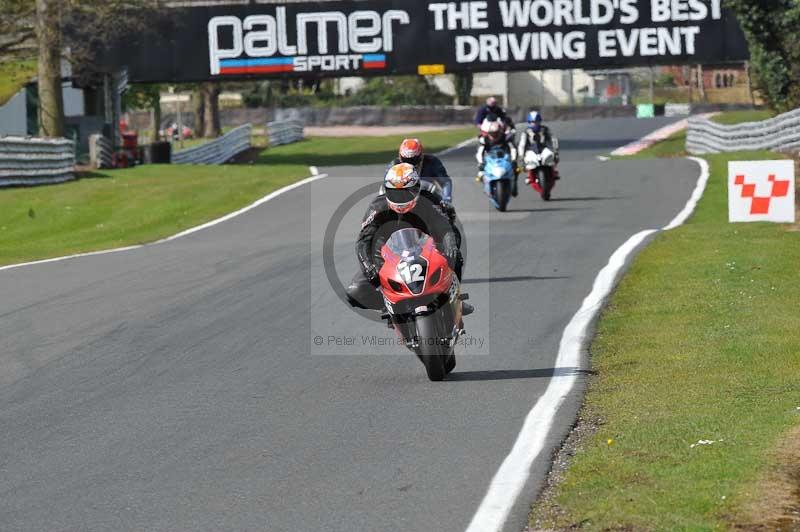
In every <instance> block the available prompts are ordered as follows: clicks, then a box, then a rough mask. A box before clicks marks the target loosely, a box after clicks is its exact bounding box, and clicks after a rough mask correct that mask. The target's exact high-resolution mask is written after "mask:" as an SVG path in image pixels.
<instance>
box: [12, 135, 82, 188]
mask: <svg viewBox="0 0 800 532" xmlns="http://www.w3.org/2000/svg"><path fill="white" fill-rule="evenodd" d="M72 179H75V143H74V142H73V141H71V140H69V139H44V138H35V137H2V138H0V186H33V185H47V184H53V183H63V182H65V181H70V180H72Z"/></svg>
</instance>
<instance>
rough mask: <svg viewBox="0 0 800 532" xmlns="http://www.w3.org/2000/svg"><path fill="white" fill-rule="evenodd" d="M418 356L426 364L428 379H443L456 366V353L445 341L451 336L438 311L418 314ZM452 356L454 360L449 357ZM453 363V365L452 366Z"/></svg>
mask: <svg viewBox="0 0 800 532" xmlns="http://www.w3.org/2000/svg"><path fill="white" fill-rule="evenodd" d="M416 322H417V341H418V343H419V346H418V347H417V348H416V352H417V356H418V357H419V359H420V360H421V361H422V363H423V364H424V365H425V371H426V373H427V374H428V379H430V380H432V381H441V380H443V379H444V376H445V375H446V374H447V373H448V371H447V367H448V366H450V370H452V368H453V367H455V355H454V354H453V353H452V351H453V350H452V348H451V347H450V346H449V345H447V344H446V343H445V342H444V339H445V338H447V337H448V336H449V332H447V331H446V330H445V327H444V324H443V323H442V319H441V316H439V315H438V313H433V314H428V315H425V316H417V319H416ZM450 357H452V360H449V358H450ZM451 364H452V366H451Z"/></svg>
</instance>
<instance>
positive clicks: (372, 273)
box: [364, 264, 381, 287]
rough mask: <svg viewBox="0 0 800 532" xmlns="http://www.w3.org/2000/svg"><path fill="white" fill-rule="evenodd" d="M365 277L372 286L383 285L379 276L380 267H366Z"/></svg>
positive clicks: (370, 265) (369, 265) (368, 265)
mask: <svg viewBox="0 0 800 532" xmlns="http://www.w3.org/2000/svg"><path fill="white" fill-rule="evenodd" d="M364 276H365V277H366V278H367V281H369V282H370V284H371V285H372V286H375V287H378V286H380V284H381V277H380V275H378V267H377V266H375V265H374V264H365V265H364Z"/></svg>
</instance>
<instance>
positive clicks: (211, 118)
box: [203, 81, 222, 138]
mask: <svg viewBox="0 0 800 532" xmlns="http://www.w3.org/2000/svg"><path fill="white" fill-rule="evenodd" d="M203 93H204V96H205V103H206V105H205V128H204V130H203V136H204V137H205V138H216V137H219V136H220V135H222V126H221V125H220V119H219V93H220V88H219V84H218V83H216V82H213V81H207V82H205V83H203Z"/></svg>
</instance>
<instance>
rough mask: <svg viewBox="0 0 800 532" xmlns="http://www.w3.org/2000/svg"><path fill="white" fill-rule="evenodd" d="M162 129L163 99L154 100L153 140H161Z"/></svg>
mask: <svg viewBox="0 0 800 532" xmlns="http://www.w3.org/2000/svg"><path fill="white" fill-rule="evenodd" d="M160 129H161V99H160V98H159V99H158V100H157V101H154V102H153V142H158V141H159V140H161V136H160V135H159V131H160Z"/></svg>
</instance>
